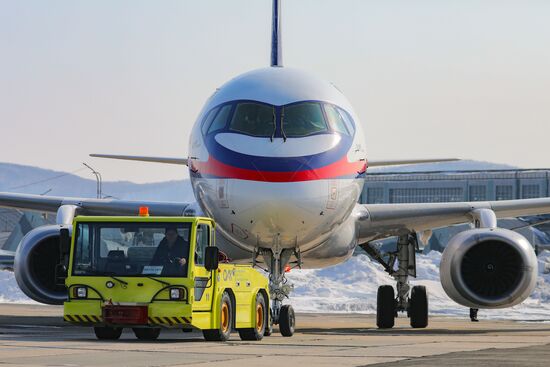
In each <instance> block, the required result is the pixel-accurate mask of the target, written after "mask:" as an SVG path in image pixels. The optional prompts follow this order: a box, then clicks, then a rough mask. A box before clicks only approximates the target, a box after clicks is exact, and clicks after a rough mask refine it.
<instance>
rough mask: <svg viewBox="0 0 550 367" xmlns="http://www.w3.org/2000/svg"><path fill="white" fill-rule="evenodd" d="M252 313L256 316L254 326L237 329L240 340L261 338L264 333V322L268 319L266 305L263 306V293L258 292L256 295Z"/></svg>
mask: <svg viewBox="0 0 550 367" xmlns="http://www.w3.org/2000/svg"><path fill="white" fill-rule="evenodd" d="M254 311H255V312H254V314H255V316H256V319H255V323H254V324H255V326H254V327H253V328H247V329H239V335H240V337H241V340H262V339H263V337H264V335H265V330H266V324H267V322H268V320H269V316H268V313H267V307H266V306H265V298H264V295H263V294H261V293H258V294H257V295H256V303H255V305H254Z"/></svg>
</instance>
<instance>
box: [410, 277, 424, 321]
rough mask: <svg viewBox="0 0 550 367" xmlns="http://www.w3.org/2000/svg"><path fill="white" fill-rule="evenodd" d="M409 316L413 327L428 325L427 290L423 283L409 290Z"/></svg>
mask: <svg viewBox="0 0 550 367" xmlns="http://www.w3.org/2000/svg"><path fill="white" fill-rule="evenodd" d="M409 317H410V321H411V326H412V327H413V328H415V329H419V328H425V327H426V326H428V292H426V287H424V286H423V285H417V286H414V287H413V288H412V290H411V299H410V300H409Z"/></svg>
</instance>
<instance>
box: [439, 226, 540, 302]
mask: <svg viewBox="0 0 550 367" xmlns="http://www.w3.org/2000/svg"><path fill="white" fill-rule="evenodd" d="M440 278H441V284H442V285H443V289H445V292H446V293H447V295H448V296H449V297H450V298H452V299H453V300H454V301H455V302H457V303H459V304H461V305H463V306H466V307H471V308H505V307H511V306H514V305H516V304H518V303H521V302H523V301H524V300H525V299H526V298H527V297H528V296H529V295H530V294H531V292H532V291H533V289H534V288H535V284H536V281H537V257H536V255H535V252H534V250H533V248H532V246H531V244H530V243H529V241H528V240H527V239H526V238H525V237H523V236H522V235H520V234H519V233H516V232H513V231H510V230H508V229H502V228H476V229H471V230H467V231H464V232H461V233H459V234H457V235H455V236H454V237H453V238H451V240H450V241H449V244H448V245H447V247H446V248H445V251H443V255H442V257H441V266H440Z"/></svg>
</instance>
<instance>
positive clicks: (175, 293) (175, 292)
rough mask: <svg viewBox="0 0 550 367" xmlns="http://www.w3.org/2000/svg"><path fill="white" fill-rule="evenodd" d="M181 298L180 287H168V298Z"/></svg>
mask: <svg viewBox="0 0 550 367" xmlns="http://www.w3.org/2000/svg"><path fill="white" fill-rule="evenodd" d="M182 298H183V289H181V288H170V299H171V300H179V299H182Z"/></svg>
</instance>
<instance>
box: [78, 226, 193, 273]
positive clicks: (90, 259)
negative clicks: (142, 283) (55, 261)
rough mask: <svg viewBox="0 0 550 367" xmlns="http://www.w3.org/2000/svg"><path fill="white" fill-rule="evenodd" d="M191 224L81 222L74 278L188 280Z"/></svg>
mask: <svg viewBox="0 0 550 367" xmlns="http://www.w3.org/2000/svg"><path fill="white" fill-rule="evenodd" d="M190 228H191V224H190V223H159V222H156V223H112V222H109V223H101V222H90V223H85V222H81V223H79V224H78V225H77V228H76V240H75V248H74V255H73V267H72V269H73V270H72V273H73V275H80V276H117V275H118V276H166V277H174V276H178V277H186V276H187V267H188V260H189V235H190Z"/></svg>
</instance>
